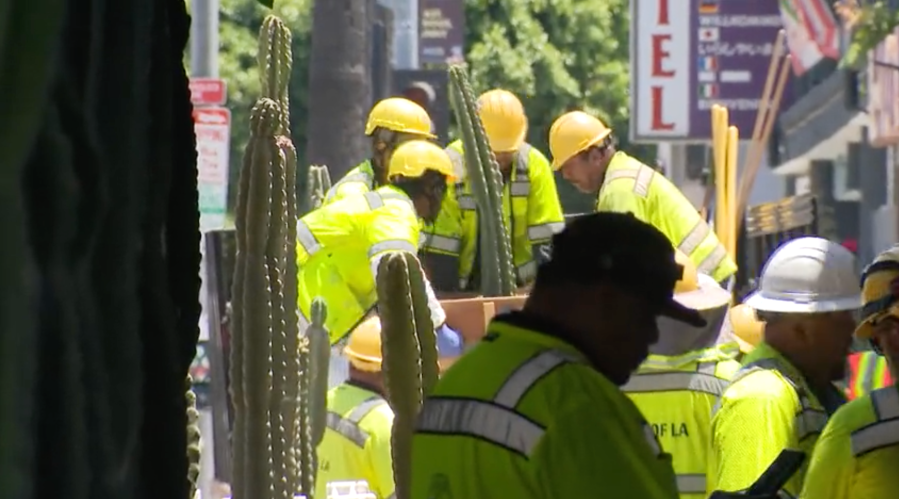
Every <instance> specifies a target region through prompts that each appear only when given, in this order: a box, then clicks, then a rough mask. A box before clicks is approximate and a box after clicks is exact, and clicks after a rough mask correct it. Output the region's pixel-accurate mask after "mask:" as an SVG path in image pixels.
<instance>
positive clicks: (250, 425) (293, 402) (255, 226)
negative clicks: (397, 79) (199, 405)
mask: <svg viewBox="0 0 899 499" xmlns="http://www.w3.org/2000/svg"><path fill="white" fill-rule="evenodd" d="M290 38H291V36H290V31H289V30H288V29H287V27H286V26H285V25H284V23H283V22H281V21H280V20H279V19H278V18H276V17H274V16H268V17H267V18H266V19H265V21H264V22H263V25H262V29H261V30H260V34H259V53H258V58H259V65H260V66H261V72H260V74H261V82H260V83H261V85H262V89H263V96H262V98H260V99H259V100H258V101H257V102H256V105H255V106H254V107H253V110H252V112H251V115H250V126H251V136H250V141H249V143H248V144H247V148H246V151H245V154H244V162H243V165H242V167H241V172H240V184H239V188H238V200H237V204H238V206H237V213H236V217H235V226H236V233H237V258H236V262H235V271H234V273H235V275H234V281H233V292H232V297H233V299H232V301H233V303H232V305H233V314H234V315H233V331H232V337H233V339H232V353H231V357H232V358H231V389H232V400H233V402H234V406H235V422H234V434H233V437H232V443H233V447H234V449H233V456H234V465H233V469H234V470H233V475H234V479H233V482H234V483H233V487H232V491H233V497H234V498H235V499H267V498H282V499H289V498H292V497H293V495H294V492H295V491H296V490H297V487H298V477H299V470H298V469H297V455H296V452H297V437H298V435H299V434H300V429H299V428H297V424H299V422H300V418H299V407H298V406H299V399H300V398H301V393H300V369H301V358H300V356H301V352H302V351H303V348H304V345H303V344H301V341H300V337H299V324H298V319H299V311H298V309H297V266H296V246H295V241H296V230H297V228H296V222H297V216H298V211H299V207H298V205H297V196H296V184H297V153H296V148H295V147H294V145H293V143H292V142H291V140H290V137H289V136H288V135H289V132H290V112H289V99H288V94H287V88H288V86H289V78H290V71H291V51H290Z"/></svg>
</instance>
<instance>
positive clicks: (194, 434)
mask: <svg viewBox="0 0 899 499" xmlns="http://www.w3.org/2000/svg"><path fill="white" fill-rule="evenodd" d="M191 385H192V382H191V378H190V376H188V377H187V391H186V392H185V398H186V399H187V463H188V468H187V480H188V481H189V482H190V496H189V498H190V499H193V498H194V497H195V496H196V494H197V479H198V478H199V477H200V452H201V450H200V449H201V448H200V446H201V442H200V413H199V411H197V395H196V394H195V393H194V391H193V389H192V387H191Z"/></svg>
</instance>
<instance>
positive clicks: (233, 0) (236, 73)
mask: <svg viewBox="0 0 899 499" xmlns="http://www.w3.org/2000/svg"><path fill="white" fill-rule="evenodd" d="M265 1H266V0H260V2H259V3H256V2H246V1H244V0H221V16H220V35H219V40H220V46H221V49H220V51H219V54H220V56H219V73H220V75H221V77H222V78H224V79H225V81H227V83H228V108H229V109H231V117H232V124H231V176H230V177H231V178H230V181H231V183H230V185H231V186H232V187H231V188H229V190H228V197H229V199H228V206H229V211H231V210H232V209H233V207H234V205H235V202H236V201H235V200H236V196H237V189H236V186H237V179H238V176H239V174H240V162H241V158H242V157H243V151H244V148H245V147H246V145H247V141H248V140H249V138H250V134H249V131H250V109H252V107H253V104H254V103H255V102H256V97H257V96H259V95H261V94H262V88H261V85H260V79H259V63H258V61H257V59H256V52H257V50H256V46H257V42H258V38H257V36H258V33H259V29H260V28H261V27H262V21H263V19H265V16H266V15H268V14H270V13H273V14H275V15H277V16H278V17H279V18H280V19H281V20H282V21H284V24H286V25H287V27H288V28H290V31H291V34H292V35H293V39H292V41H291V50H292V52H293V68H292V70H291V76H290V87H289V89H288V93H289V95H290V114H291V120H290V123H291V136H292V138H293V142H294V144H297V145H298V146H302V144H304V143H305V138H306V119H305V116H306V110H307V105H306V103H307V99H306V94H307V91H306V88H307V87H308V84H309V45H310V36H311V34H312V31H311V25H312V1H311V0H280V1H279V2H277V5H275V8H274V9H273V10H269V9H267V8H265V7H263V5H260V3H262V4H264V3H265ZM269 3H271V2H269ZM299 154H300V164H303V163H304V161H303V159H302V156H303V151H302V149H301V150H300V151H299Z"/></svg>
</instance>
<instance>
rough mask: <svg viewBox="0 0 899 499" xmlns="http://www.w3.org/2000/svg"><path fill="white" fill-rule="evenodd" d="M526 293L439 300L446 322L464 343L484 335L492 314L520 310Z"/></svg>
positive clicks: (471, 341) (475, 340)
mask: <svg viewBox="0 0 899 499" xmlns="http://www.w3.org/2000/svg"><path fill="white" fill-rule="evenodd" d="M526 299H527V296H526V295H520V296H504V297H495V298H485V297H483V296H477V297H472V298H458V299H449V300H441V301H440V304H441V305H443V310H444V311H446V323H447V324H449V326H450V327H451V328H453V329H455V330H456V331H459V332H460V333H461V334H462V336H463V337H464V338H465V344H466V345H470V344H472V343H476V342H477V341H478V340H480V339H481V338H482V337H483V336H484V332H485V331H486V329H487V324H489V323H490V320H491V319H493V317H494V316H496V315H498V314H502V313H506V312H510V311H513V310H520V309H521V307H522V306H523V305H524V301H525V300H526Z"/></svg>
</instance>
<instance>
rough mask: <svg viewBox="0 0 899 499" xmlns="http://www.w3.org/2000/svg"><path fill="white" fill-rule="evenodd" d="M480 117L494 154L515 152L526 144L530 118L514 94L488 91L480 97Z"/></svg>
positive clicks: (497, 90) (500, 90)
mask: <svg viewBox="0 0 899 499" xmlns="http://www.w3.org/2000/svg"><path fill="white" fill-rule="evenodd" d="M478 116H480V117H481V122H482V123H484V132H486V133H487V140H488V141H489V142H490V149H493V152H514V151H517V150H518V148H519V147H521V144H523V143H524V137H525V135H527V133H528V117H527V115H525V114H524V106H523V105H521V101H520V100H518V97H515V95H514V94H513V93H512V92H509V91H507V90H502V89H499V88H497V89H494V90H488V91H487V92H484V93H483V94H481V96H480V97H478Z"/></svg>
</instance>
